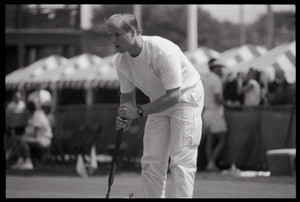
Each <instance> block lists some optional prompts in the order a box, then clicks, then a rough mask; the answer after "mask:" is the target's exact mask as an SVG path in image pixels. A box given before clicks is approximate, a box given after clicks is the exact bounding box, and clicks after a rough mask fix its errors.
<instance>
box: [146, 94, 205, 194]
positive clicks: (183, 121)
mask: <svg viewBox="0 0 300 202" xmlns="http://www.w3.org/2000/svg"><path fill="white" fill-rule="evenodd" d="M203 98H204V95H203V94H202V96H201V100H200V101H199V105H198V106H197V107H195V106H192V105H188V104H177V105H175V106H173V107H171V108H170V109H168V110H166V111H164V112H161V113H157V114H153V115H150V116H148V119H147V122H146V126H145V134H144V140H143V141H144V142H143V143H144V151H143V157H142V159H141V165H142V181H143V188H144V194H145V197H147V198H165V191H166V181H167V170H168V166H169V168H170V171H171V181H172V183H171V186H172V187H171V190H172V195H171V197H173V198H179V197H180V198H181V197H185V198H192V197H193V191H194V181H195V174H196V171H197V155H198V146H199V143H200V139H201V136H202V119H201V113H202V110H203ZM169 157H170V164H169Z"/></svg>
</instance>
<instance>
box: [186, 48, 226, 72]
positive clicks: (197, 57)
mask: <svg viewBox="0 0 300 202" xmlns="http://www.w3.org/2000/svg"><path fill="white" fill-rule="evenodd" d="M184 54H185V56H186V57H187V58H188V60H189V61H190V62H191V63H192V65H193V66H194V67H195V68H196V70H197V71H198V72H199V74H200V75H202V74H203V73H204V72H206V69H205V68H201V67H203V65H205V64H206V63H207V62H208V61H209V60H210V59H211V58H219V57H220V55H221V54H220V53H219V52H218V51H215V50H213V49H210V48H207V47H199V48H197V49H195V50H190V51H187V52H185V53H184Z"/></svg>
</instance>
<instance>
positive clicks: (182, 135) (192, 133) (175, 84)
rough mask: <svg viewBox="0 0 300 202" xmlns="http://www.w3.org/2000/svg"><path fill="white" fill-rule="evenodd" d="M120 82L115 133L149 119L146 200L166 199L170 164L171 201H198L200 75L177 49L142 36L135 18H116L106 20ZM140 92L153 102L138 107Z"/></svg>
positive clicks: (145, 154) (161, 40)
mask: <svg viewBox="0 0 300 202" xmlns="http://www.w3.org/2000/svg"><path fill="white" fill-rule="evenodd" d="M106 24H107V27H108V32H109V35H110V37H111V41H112V43H113V44H114V46H115V47H116V49H117V51H118V52H119V54H118V55H117V56H116V58H115V65H116V68H117V73H118V77H119V80H120V88H121V89H120V90H121V96H120V106H119V109H118V117H117V120H116V129H117V130H119V129H121V128H125V130H128V129H129V127H130V125H131V122H132V120H133V119H136V118H139V117H143V116H148V119H147V122H146V126H145V134H144V140H143V144H144V151H143V157H142V159H141V165H142V181H143V188H144V192H145V197H150V198H164V197H165V190H166V181H167V170H168V162H169V157H170V164H169V168H170V171H171V173H172V174H171V176H172V185H171V186H172V197H189V198H191V197H193V189H194V180H195V174H196V170H197V167H196V163H197V152H198V145H199V142H200V138H201V131H202V120H201V113H202V109H203V104H204V91H203V86H202V83H201V80H200V76H199V74H198V73H197V71H196V70H195V68H194V67H193V66H192V65H191V63H190V62H189V61H188V60H187V58H186V57H185V56H184V54H183V53H182V51H181V50H180V49H179V47H178V46H177V45H175V44H174V43H172V42H171V41H169V40H167V39H164V38H161V37H158V36H151V37H150V36H142V35H141V30H140V29H139V27H138V23H137V20H136V18H135V17H134V16H133V15H131V14H115V15H112V16H111V17H110V18H109V19H108V20H107V21H106ZM135 88H138V89H140V90H141V91H142V92H143V93H144V94H145V95H147V96H148V97H149V98H150V102H149V103H147V104H145V105H143V106H138V107H136V100H135Z"/></svg>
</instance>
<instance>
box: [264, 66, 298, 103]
mask: <svg viewBox="0 0 300 202" xmlns="http://www.w3.org/2000/svg"><path fill="white" fill-rule="evenodd" d="M273 86H276V88H274V89H273V91H271V92H270V93H269V95H268V100H269V104H271V105H295V104H296V85H295V84H289V83H288V82H287V81H286V78H285V75H284V72H283V71H282V70H279V69H277V70H276V74H275V83H274V84H273Z"/></svg>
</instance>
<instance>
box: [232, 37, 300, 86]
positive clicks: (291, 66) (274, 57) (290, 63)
mask: <svg viewBox="0 0 300 202" xmlns="http://www.w3.org/2000/svg"><path fill="white" fill-rule="evenodd" d="M249 68H254V69H256V70H258V71H260V72H263V73H264V74H265V75H268V76H269V80H270V81H273V80H274V78H275V70H276V69H281V70H282V71H283V72H284V75H285V78H286V80H287V82H288V83H295V82H296V41H293V42H292V43H284V44H282V45H279V46H277V47H275V48H273V49H272V50H270V51H269V52H268V53H267V54H264V55H262V56H260V57H257V58H255V59H253V60H250V61H247V62H244V63H240V64H238V65H236V66H233V67H232V68H231V72H233V73H237V72H247V71H248V70H249Z"/></svg>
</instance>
